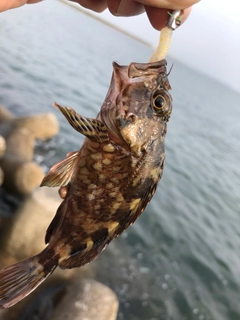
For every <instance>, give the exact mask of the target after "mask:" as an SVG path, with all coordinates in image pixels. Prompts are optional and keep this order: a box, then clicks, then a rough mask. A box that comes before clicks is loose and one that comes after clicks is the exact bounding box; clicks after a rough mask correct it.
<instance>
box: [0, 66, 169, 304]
mask: <svg viewBox="0 0 240 320" xmlns="http://www.w3.org/2000/svg"><path fill="white" fill-rule="evenodd" d="M113 69H114V70H113V76H112V80H111V84H110V88H109V91H108V93H107V96H106V99H105V101H104V103H103V105H102V108H101V110H100V113H99V114H98V116H97V118H96V119H89V118H85V117H83V116H81V115H79V114H77V113H76V112H75V111H74V110H73V109H72V108H64V107H61V106H59V105H58V104H55V106H56V107H57V108H58V109H59V110H60V111H61V112H62V113H63V115H64V116H65V117H66V119H67V120H68V122H69V123H70V124H71V126H72V127H73V128H74V129H76V130H77V131H79V132H80V133H82V134H84V135H85V136H86V138H85V140H84V143H83V145H82V147H81V149H80V150H79V152H72V153H69V154H68V155H67V157H66V159H64V160H62V161H60V162H59V163H57V164H55V165H54V166H53V167H52V168H51V169H50V171H49V173H48V174H47V175H46V177H45V178H44V180H43V182H42V185H45V186H60V191H59V193H60V196H61V197H62V198H63V201H62V203H61V205H60V206H59V208H58V210H57V213H56V216H55V217H54V219H53V221H52V222H51V224H50V226H49V227H48V230H47V233H46V243H48V246H47V247H46V249H45V250H44V251H43V252H41V253H40V254H38V255H36V256H35V257H32V258H29V259H27V260H25V262H24V263H23V262H20V263H18V264H16V265H14V267H12V266H11V267H9V268H6V269H4V270H2V271H0V297H1V298H0V299H1V300H0V307H9V306H11V305H12V304H14V303H16V302H17V301H19V300H21V299H22V298H23V297H24V296H26V295H27V294H28V293H29V292H30V291H31V290H32V289H33V288H35V287H36V286H37V285H38V284H39V283H41V282H42V281H43V280H44V278H45V277H46V276H47V275H48V274H50V273H51V272H52V271H53V270H54V268H56V266H60V267H61V268H73V267H79V266H82V265H84V264H86V263H88V262H90V261H91V260H93V259H94V258H96V257H97V256H98V255H99V254H100V252H101V251H102V250H103V249H104V248H105V246H106V245H107V244H108V243H109V242H110V241H111V240H112V239H114V238H115V237H116V236H118V235H119V234H120V233H122V232H123V231H124V229H126V228H127V227H128V226H129V225H131V224H132V223H133V222H134V221H135V220H136V219H137V217H138V216H139V215H140V214H141V213H142V212H143V210H144V209H145V207H146V205H147V204H148V202H149V201H150V200H151V198H152V196H153V194H154V192H155V190H156V187H157V183H158V181H159V179H160V178H161V176H162V172H163V167H164V138H165V134H166V129H167V126H166V122H167V121H168V119H169V117H170V114H171V111H172V105H171V100H172V99H171V96H170V94H169V93H168V90H169V89H170V85H169V82H168V79H167V75H166V61H165V60H163V61H160V62H155V63H146V64H138V63H131V64H130V65H129V66H119V65H118V64H116V63H114V64H113ZM33 265H34V266H36V268H35V269H34V270H35V271H31V270H33V268H32V267H31V268H29V274H27V273H26V271H24V270H22V269H23V268H25V270H26V267H27V268H28V266H33ZM36 270H39V271H36ZM21 274H23V275H24V279H25V280H24V281H22V280H21ZM10 278H11V280H10ZM27 278H29V284H28V283H27V280H26V279H27ZM12 281H15V283H16V284H15V288H16V290H12V289H11V285H10V283H12Z"/></svg>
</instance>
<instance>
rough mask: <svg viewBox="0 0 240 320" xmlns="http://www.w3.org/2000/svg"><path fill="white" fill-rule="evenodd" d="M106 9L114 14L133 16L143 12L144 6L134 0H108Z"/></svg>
mask: <svg viewBox="0 0 240 320" xmlns="http://www.w3.org/2000/svg"><path fill="white" fill-rule="evenodd" d="M108 9H109V11H110V12H111V13H112V14H113V15H115V16H124V17H128V16H135V15H138V14H141V13H143V12H144V11H145V10H144V6H143V5H142V4H141V3H139V2H136V1H134V0H108Z"/></svg>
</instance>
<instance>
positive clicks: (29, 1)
mask: <svg viewBox="0 0 240 320" xmlns="http://www.w3.org/2000/svg"><path fill="white" fill-rule="evenodd" d="M41 1H42V0H28V1H27V4H32V3H37V2H41Z"/></svg>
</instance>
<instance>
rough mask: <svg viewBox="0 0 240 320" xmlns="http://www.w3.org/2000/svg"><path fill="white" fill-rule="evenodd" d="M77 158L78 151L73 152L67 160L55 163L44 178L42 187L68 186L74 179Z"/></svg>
mask: <svg viewBox="0 0 240 320" xmlns="http://www.w3.org/2000/svg"><path fill="white" fill-rule="evenodd" d="M77 156H78V151H75V152H71V153H70V154H69V155H68V156H67V158H65V159H63V160H61V161H59V162H57V163H55V164H54V165H53V166H52V168H51V169H50V170H49V172H48V174H47V175H46V176H45V177H44V178H43V181H42V183H41V185H40V187H43V186H46V187H58V186H66V185H67V184H68V182H69V181H70V179H71V177H72V174H73V171H74V163H75V161H76V159H77Z"/></svg>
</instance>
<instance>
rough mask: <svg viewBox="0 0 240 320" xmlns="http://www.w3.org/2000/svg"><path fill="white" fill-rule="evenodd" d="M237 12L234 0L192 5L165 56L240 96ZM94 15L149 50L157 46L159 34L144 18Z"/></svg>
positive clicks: (209, 0) (208, 0) (239, 16)
mask: <svg viewBox="0 0 240 320" xmlns="http://www.w3.org/2000/svg"><path fill="white" fill-rule="evenodd" d="M236 5H237V6H236ZM239 8H240V3H239V2H238V1H236V0H228V1H227V2H225V1H220V0H202V1H200V2H199V3H198V4H196V5H194V7H193V10H192V13H191V15H190V17H189V18H188V20H187V21H186V22H185V23H184V24H183V25H182V26H181V27H180V28H178V29H177V30H175V31H174V34H173V39H172V45H171V48H170V51H169V55H170V56H171V57H173V58H174V59H177V60H179V61H181V62H183V63H185V64H187V65H188V66H190V67H191V68H194V69H196V70H197V71H200V72H202V73H205V74H207V75H209V76H211V77H213V78H216V79H218V80H219V81H220V82H223V83H224V84H226V85H228V86H229V87H231V88H232V89H234V90H236V91H238V92H240V80H239V74H240V14H239V10H238V9H239ZM96 15H97V17H99V16H100V17H101V18H104V19H106V20H107V21H108V22H110V23H112V24H114V25H116V26H118V27H119V28H121V29H123V30H125V31H127V32H129V33H131V34H133V35H136V36H137V37H139V38H142V39H143V40H145V41H147V42H148V43H150V44H151V45H152V46H153V47H156V46H157V44H158V40H159V32H158V31H157V30H155V29H154V28H153V27H152V26H151V24H150V22H149V21H148V19H147V16H146V14H142V15H140V16H136V17H130V18H129V17H127V18H126V17H114V16H112V15H111V14H110V12H109V11H108V10H106V11H104V12H103V13H101V14H99V13H98V14H96Z"/></svg>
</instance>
